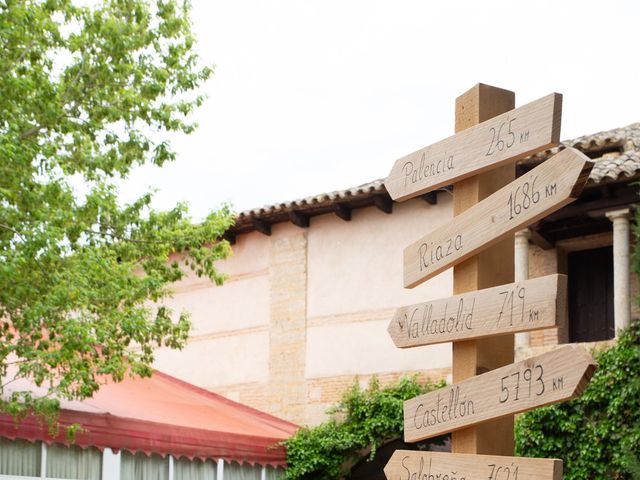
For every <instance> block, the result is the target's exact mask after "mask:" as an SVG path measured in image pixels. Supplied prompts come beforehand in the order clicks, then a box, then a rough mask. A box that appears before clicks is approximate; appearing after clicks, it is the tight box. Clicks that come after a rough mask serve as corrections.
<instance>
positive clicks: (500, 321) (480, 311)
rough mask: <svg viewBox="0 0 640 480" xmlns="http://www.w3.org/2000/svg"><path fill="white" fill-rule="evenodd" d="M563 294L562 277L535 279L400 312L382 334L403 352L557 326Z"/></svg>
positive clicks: (561, 321)
mask: <svg viewBox="0 0 640 480" xmlns="http://www.w3.org/2000/svg"><path fill="white" fill-rule="evenodd" d="M566 294H567V277H566V275H559V274H555V275H548V276H546V277H538V278H534V279H531V280H525V281H522V282H516V283H511V284H508V285H500V286H498V287H492V288H487V289H484V290H477V291H474V292H469V293H465V294H461V295H455V296H453V297H449V298H443V299H438V300H433V301H430V302H424V303H418V304H415V305H410V306H407V307H402V308H399V309H398V310H396V312H395V314H394V316H393V319H392V320H391V321H390V322H389V327H388V328H387V331H388V332H389V335H390V336H391V339H392V340H393V343H394V344H395V346H396V347H399V348H407V347H417V346H420V345H434V344H437V343H444V342H452V341H460V340H471V339H476V338H483V337H487V336H491V335H503V334H506V333H515V332H528V331H532V330H539V329H542V328H551V327H556V326H559V325H564V324H565V322H566V318H567V312H566V301H565V297H566Z"/></svg>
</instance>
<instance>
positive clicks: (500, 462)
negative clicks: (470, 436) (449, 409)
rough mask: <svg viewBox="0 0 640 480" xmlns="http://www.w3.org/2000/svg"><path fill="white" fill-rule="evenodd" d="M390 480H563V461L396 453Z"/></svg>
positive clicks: (389, 468)
mask: <svg viewBox="0 0 640 480" xmlns="http://www.w3.org/2000/svg"><path fill="white" fill-rule="evenodd" d="M384 474H385V475H386V477H387V480H562V460H558V459H547V458H527V457H504V456H498V455H469V454H463V453H441V452H420V451H414V450H396V451H395V452H394V453H393V455H392V456H391V458H390V459H389V462H388V463H387V465H386V467H384Z"/></svg>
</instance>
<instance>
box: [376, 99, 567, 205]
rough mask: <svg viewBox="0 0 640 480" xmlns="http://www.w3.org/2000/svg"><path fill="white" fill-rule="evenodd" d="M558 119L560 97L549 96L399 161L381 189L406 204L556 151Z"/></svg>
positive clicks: (560, 111) (560, 109)
mask: <svg viewBox="0 0 640 480" xmlns="http://www.w3.org/2000/svg"><path fill="white" fill-rule="evenodd" d="M561 116H562V95H560V94H559V93H552V94H551V95H547V96H546V97H543V98H541V99H539V100H536V101H535V102H531V103H529V104H527V105H524V106H522V107H520V108H516V109H515V110H511V111H510V112H507V113H504V114H502V115H498V116H497V117H494V118H492V119H490V120H487V121H486V122H482V123H480V124H478V125H476V126H475V127H471V128H468V129H466V130H463V131H462V132H460V133H458V134H456V135H453V136H451V137H449V138H446V139H444V140H441V141H440V142H438V143H434V144H433V145H430V146H428V147H425V148H422V149H420V150H418V151H416V152H413V153H411V154H409V155H407V156H405V157H402V158H400V159H399V160H397V161H396V162H395V164H394V165H393V168H392V169H391V172H390V173H389V176H388V177H387V179H386V180H385V182H384V184H385V187H386V188H387V191H388V192H389V195H391V198H393V199H394V200H396V201H401V200H407V199H409V198H412V197H415V196H418V195H421V194H423V193H427V192H428V191H430V190H433V189H435V188H438V187H442V186H445V185H450V184H451V183H452V182H456V181H459V180H462V179H463V178H466V177H469V176H471V175H477V174H478V173H481V172H484V171H486V170H489V169H491V168H496V167H499V166H500V165H503V164H505V163H507V162H515V161H516V160H518V159H520V158H524V157H526V156H527V155H531V154H533V153H536V152H539V151H541V150H544V149H546V148H549V147H552V146H555V145H557V144H558V143H559V141H560V121H561Z"/></svg>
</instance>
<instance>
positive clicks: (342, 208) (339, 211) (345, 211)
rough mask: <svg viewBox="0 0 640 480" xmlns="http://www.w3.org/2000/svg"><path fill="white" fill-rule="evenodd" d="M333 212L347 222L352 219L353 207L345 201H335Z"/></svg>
mask: <svg viewBox="0 0 640 480" xmlns="http://www.w3.org/2000/svg"><path fill="white" fill-rule="evenodd" d="M333 212H334V213H335V214H336V215H337V216H338V218H341V219H342V220H344V221H345V222H350V221H351V207H349V206H347V205H346V204H344V203H334V204H333Z"/></svg>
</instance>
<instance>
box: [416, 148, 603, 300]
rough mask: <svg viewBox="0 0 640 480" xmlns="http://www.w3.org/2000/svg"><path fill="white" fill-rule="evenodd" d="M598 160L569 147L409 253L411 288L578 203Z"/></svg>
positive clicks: (429, 237)
mask: <svg viewBox="0 0 640 480" xmlns="http://www.w3.org/2000/svg"><path fill="white" fill-rule="evenodd" d="M592 167H593V162H592V161H590V160H589V158H588V157H587V156H586V155H584V154H583V153H581V152H579V151H578V150H575V149H573V148H567V149H565V150H563V151H561V152H560V153H558V154H556V155H554V156H553V157H551V158H550V159H549V160H547V161H546V162H544V163H542V164H541V165H538V166H537V167H536V168H534V169H533V170H531V171H530V172H528V173H526V174H525V175H522V176H521V177H519V178H518V179H517V180H514V181H513V182H511V183H510V184H509V185H506V186H505V187H503V188H501V189H500V190H498V191H497V192H495V193H493V194H492V195H490V196H488V197H487V198H485V199H484V200H482V201H481V202H479V203H476V204H475V205H474V206H473V207H471V208H469V209H468V210H465V211H464V212H463V213H461V214H460V215H457V216H456V217H454V218H453V220H451V221H449V222H447V223H446V224H445V225H443V226H441V227H440V228H437V229H436V230H435V231H433V232H431V233H430V234H428V235H426V236H424V237H423V238H421V239H420V240H418V241H416V242H414V243H413V244H411V245H409V246H408V247H407V248H405V250H404V286H405V287H408V288H412V287H414V286H416V285H418V284H419V283H422V282H424V281H425V280H428V279H429V278H431V277H433V276H434V275H437V274H438V273H440V272H442V271H444V270H446V269H447V268H449V267H452V266H454V265H456V264H458V263H460V262H462V261H464V260H466V259H467V258H469V257H471V256H472V255H475V254H477V253H479V252H481V251H482V250H484V249H486V248H488V247H489V246H491V245H493V244H494V243H496V242H498V241H499V240H501V239H502V238H504V237H505V236H507V235H509V234H511V233H513V232H515V231H516V230H520V229H521V228H524V227H526V226H527V225H530V224H531V223H533V222H535V221H537V220H539V219H541V218H543V217H545V216H546V215H548V214H549V213H551V212H554V211H556V210H558V209H559V208H561V207H563V206H564V205H567V204H568V203H571V202H572V201H574V200H575V199H576V198H577V197H578V196H579V195H580V192H581V191H582V188H583V187H584V185H585V183H586V182H587V179H588V178H589V173H590V172H591V168H592Z"/></svg>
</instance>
